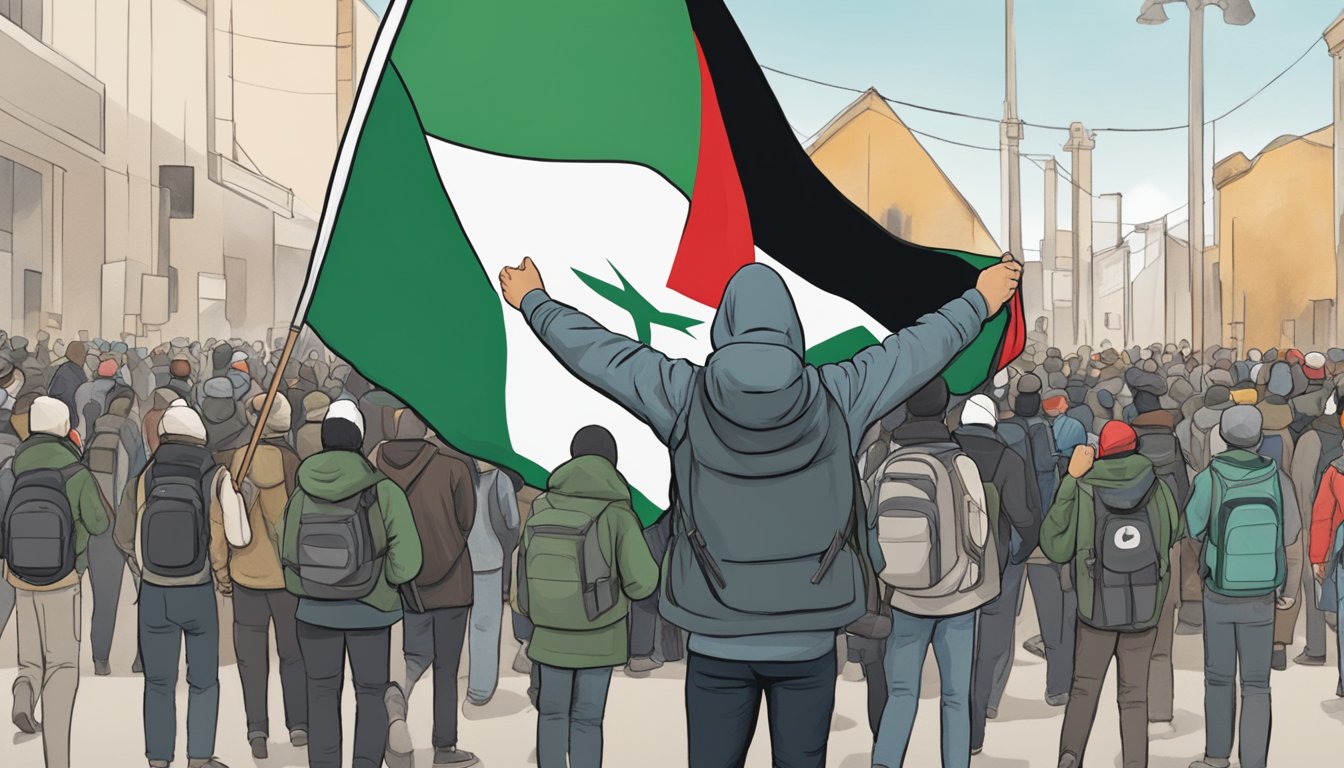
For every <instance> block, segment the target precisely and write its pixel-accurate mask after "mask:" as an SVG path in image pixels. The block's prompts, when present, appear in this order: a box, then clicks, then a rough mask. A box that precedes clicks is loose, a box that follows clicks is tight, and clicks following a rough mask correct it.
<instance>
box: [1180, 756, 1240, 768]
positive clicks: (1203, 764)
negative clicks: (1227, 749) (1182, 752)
mask: <svg viewBox="0 0 1344 768" xmlns="http://www.w3.org/2000/svg"><path fill="white" fill-rule="evenodd" d="M1231 766H1232V761H1231V760H1219V759H1218V758H1216V757H1204V758H1202V759H1200V760H1196V761H1195V762H1193V763H1191V764H1190V768H1231Z"/></svg>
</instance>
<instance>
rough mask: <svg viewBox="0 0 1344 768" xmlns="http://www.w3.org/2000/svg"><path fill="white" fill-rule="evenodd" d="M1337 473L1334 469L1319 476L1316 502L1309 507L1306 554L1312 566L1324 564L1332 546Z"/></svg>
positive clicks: (1336, 502)
mask: <svg viewBox="0 0 1344 768" xmlns="http://www.w3.org/2000/svg"><path fill="white" fill-rule="evenodd" d="M1338 476H1339V472H1338V471H1337V470H1336V469H1335V468H1334V467H1329V468H1328V469H1326V470H1325V474H1324V475H1322V476H1321V485H1320V490H1318V491H1316V500H1315V501H1314V502H1312V505H1311V536H1310V542H1311V551H1310V552H1309V553H1308V555H1309V557H1310V559H1311V562H1312V563H1313V564H1318V565H1319V564H1321V563H1324V562H1325V561H1326V560H1327V559H1328V558H1329V557H1330V548H1331V547H1332V546H1334V543H1335V537H1334V533H1335V532H1334V519H1335V508H1336V506H1338V504H1339V501H1338V500H1337V499H1336V498H1335V484H1334V479H1335V478H1336V477H1338Z"/></svg>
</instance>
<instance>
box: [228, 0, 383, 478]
mask: <svg viewBox="0 0 1344 768" xmlns="http://www.w3.org/2000/svg"><path fill="white" fill-rule="evenodd" d="M407 2H408V0H392V3H391V5H390V6H388V9H387V12H386V13H385V14H384V15H383V20H382V22H381V23H380V24H379V25H378V34H377V35H376V37H375V38H374V43H373V50H372V51H370V53H369V60H368V62H367V63H366V65H365V67H364V72H363V74H362V75H361V76H360V82H359V91H358V93H357V94H356V96H355V103H354V106H353V108H352V109H351V110H350V115H349V119H348V120H346V124H345V135H344V136H342V138H341V144H340V151H339V154H337V156H336V166H335V167H334V168H333V169H332V172H331V179H330V180H329V181H328V182H327V195H326V199H325V200H324V202H323V205H322V215H321V217H320V219H319V221H318V228H317V242H316V243H314V245H313V253H312V256H311V257H310V259H309V262H308V275H307V278H306V280H305V281H304V285H303V292H302V293H300V294H299V298H298V301H297V302H295V307H294V320H293V322H291V323H290V325H289V335H288V336H287V337H285V346H284V349H283V350H281V352H280V361H279V363H277V364H276V367H275V374H274V375H272V376H271V386H270V387H269V388H268V389H267V390H266V399H265V400H264V401H262V403H261V410H260V411H259V412H258V413H257V423H256V426H254V427H253V428H252V439H251V440H250V441H248V444H247V451H246V452H244V453H243V463H242V464H240V465H239V467H238V474H237V475H236V476H235V477H234V478H233V487H234V490H241V488H242V483H243V478H245V477H247V473H248V471H249V470H250V469H251V468H252V459H253V458H254V457H255V456H256V453H257V445H258V444H259V443H260V442H261V434H262V432H263V431H264V430H265V429H266V420H267V419H268V418H270V416H271V407H272V406H273V405H275V398H276V395H277V394H279V392H280V381H281V380H282V379H283V378H284V375H285V368H287V367H288V366H289V358H290V357H291V356H292V355H293V354H294V347H295V345H296V344H297V343H298V341H299V334H300V333H302V332H303V326H304V325H305V324H306V323H307V320H308V307H309V306H310V305H311V304H312V302H313V292H314V291H315V290H316V289H317V277H318V274H319V273H320V272H321V271H322V262H323V260H324V259H325V258H326V256H327V248H328V246H329V245H330V244H331V233H332V230H333V229H334V228H335V226H336V213H337V211H339V210H340V207H341V198H342V196H343V195H344V193H345V186H346V183H347V182H348V181H349V180H350V166H351V163H352V162H353V161H354V156H355V147H356V146H358V144H359V135H360V133H361V132H362V131H363V128H364V118H365V117H367V116H368V113H369V107H370V106H371V105H372V104H373V94H374V92H375V91H376V90H377V89H378V81H379V80H381V79H382V74H383V69H384V67H385V66H386V64H387V60H388V57H389V54H391V52H392V42H393V40H395V39H396V37H397V32H399V31H400V30H401V22H402V20H403V19H404V18H405V16H406V5H407Z"/></svg>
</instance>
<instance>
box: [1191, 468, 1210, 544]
mask: <svg viewBox="0 0 1344 768" xmlns="http://www.w3.org/2000/svg"><path fill="white" fill-rule="evenodd" d="M1210 471H1211V470H1207V469H1206V470H1204V471H1203V472H1200V473H1199V474H1197V475H1195V482H1194V485H1191V486H1190V500H1189V501H1187V502H1186V503H1185V523H1186V525H1187V526H1189V529H1188V530H1187V531H1186V535H1188V536H1189V537H1190V538H1192V539H1197V540H1199V541H1203V540H1204V537H1205V536H1207V535H1208V532H1209V530H1208V529H1209V504H1211V503H1213V499H1212V495H1213V494H1212V491H1211V489H1210V484H1211V483H1212V482H1213V481H1212V480H1211V479H1210V478H1209V472H1210Z"/></svg>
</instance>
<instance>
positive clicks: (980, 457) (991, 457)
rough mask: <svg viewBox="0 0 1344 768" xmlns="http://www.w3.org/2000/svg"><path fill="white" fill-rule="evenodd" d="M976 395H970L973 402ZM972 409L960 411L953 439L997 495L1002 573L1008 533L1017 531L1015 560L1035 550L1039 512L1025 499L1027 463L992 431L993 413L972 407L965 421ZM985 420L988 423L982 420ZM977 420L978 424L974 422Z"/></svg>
mask: <svg viewBox="0 0 1344 768" xmlns="http://www.w3.org/2000/svg"><path fill="white" fill-rule="evenodd" d="M974 399H975V398H972V401H974ZM970 411H972V403H968V404H967V407H966V408H965V409H963V411H962V417H961V426H960V427H957V430H956V431H955V432H953V433H952V438H953V439H954V440H955V441H956V442H957V444H958V445H960V446H961V449H962V450H963V451H965V452H966V455H967V456H970V457H971V460H972V461H974V462H975V466H976V468H978V469H979V470H980V480H981V482H983V483H985V484H986V485H992V486H994V488H995V489H996V490H997V491H998V495H999V526H998V530H997V531H995V532H994V542H995V544H996V545H998V549H999V570H1000V572H1002V571H1003V570H1004V569H1006V568H1007V567H1008V563H1009V544H1010V543H1011V538H1012V536H1011V532H1012V531H1013V530H1016V531H1017V535H1018V538H1019V540H1020V541H1019V543H1018V547H1017V557H1016V558H1015V559H1014V563H1021V562H1024V561H1025V560H1026V557H1027V555H1029V554H1031V552H1032V550H1034V549H1036V545H1037V543H1038V540H1039V537H1040V532H1041V513H1040V510H1039V509H1038V508H1035V507H1033V506H1032V505H1031V503H1030V502H1029V501H1028V497H1027V483H1028V480H1027V466H1026V464H1024V463H1023V462H1022V457H1021V456H1018V455H1017V453H1015V452H1014V451H1011V450H1009V449H1008V446H1006V445H1004V443H1003V441H1002V440H1000V439H999V435H998V433H997V432H995V431H994V428H995V426H996V425H997V420H995V419H994V416H993V414H988V415H985V414H986V410H985V409H984V408H975V409H974V411H975V412H974V413H973V414H972V417H971V420H969V421H968V420H967V414H968V412H970ZM986 421H988V422H989V423H984V422H986ZM977 422H978V423H977Z"/></svg>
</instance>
